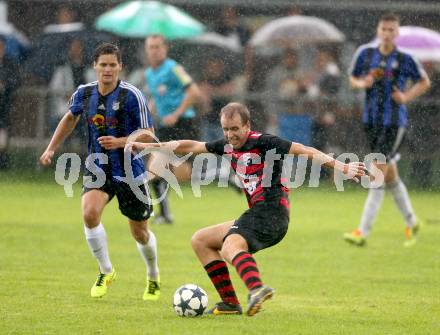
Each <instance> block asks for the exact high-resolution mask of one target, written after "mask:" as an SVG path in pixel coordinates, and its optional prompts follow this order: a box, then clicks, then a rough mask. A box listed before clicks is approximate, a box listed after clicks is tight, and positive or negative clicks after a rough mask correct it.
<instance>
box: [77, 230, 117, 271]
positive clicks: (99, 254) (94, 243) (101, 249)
mask: <svg viewBox="0 0 440 335" xmlns="http://www.w3.org/2000/svg"><path fill="white" fill-rule="evenodd" d="M84 232H85V235H86V240H87V244H88V245H89V249H90V251H91V252H92V254H93V256H95V258H96V259H97V260H98V263H99V270H100V271H101V273H105V274H109V273H111V272H112V269H113V267H112V263H111V262H110V257H109V254H108V247H107V235H106V233H105V229H104V226H103V225H102V223H100V224H99V225H98V226H96V227H95V228H92V229H90V228H87V227H86V226H84Z"/></svg>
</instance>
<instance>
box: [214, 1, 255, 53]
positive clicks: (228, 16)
mask: <svg viewBox="0 0 440 335" xmlns="http://www.w3.org/2000/svg"><path fill="white" fill-rule="evenodd" d="M215 31H216V32H218V33H219V34H221V35H224V36H227V37H231V38H236V39H238V41H239V42H240V44H241V45H242V46H245V45H246V44H247V42H248V40H249V39H250V37H251V32H250V30H249V29H248V28H247V27H246V26H245V25H244V24H243V23H242V22H241V21H240V17H239V15H238V13H237V10H236V8H234V7H226V8H225V9H224V10H223V12H222V15H221V22H220V23H219V24H218V25H217V27H216V28H215Z"/></svg>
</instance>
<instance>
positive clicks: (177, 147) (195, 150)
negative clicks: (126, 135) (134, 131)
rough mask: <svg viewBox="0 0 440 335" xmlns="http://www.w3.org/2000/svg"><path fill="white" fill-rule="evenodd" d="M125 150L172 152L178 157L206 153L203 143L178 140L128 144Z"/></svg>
mask: <svg viewBox="0 0 440 335" xmlns="http://www.w3.org/2000/svg"><path fill="white" fill-rule="evenodd" d="M125 148H126V150H127V149H128V150H131V151H133V150H135V151H142V150H144V149H153V150H157V151H170V150H171V151H174V153H176V154H179V155H185V154H189V153H192V154H201V153H207V152H208V150H206V145H205V142H198V141H192V140H179V141H170V142H163V143H141V142H129V143H128V144H127V146H126V147H125Z"/></svg>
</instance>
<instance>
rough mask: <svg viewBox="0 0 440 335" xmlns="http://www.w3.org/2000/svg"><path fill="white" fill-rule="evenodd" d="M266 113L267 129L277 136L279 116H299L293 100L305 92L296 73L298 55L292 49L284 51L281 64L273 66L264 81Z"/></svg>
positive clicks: (297, 72) (298, 74)
mask: <svg viewBox="0 0 440 335" xmlns="http://www.w3.org/2000/svg"><path fill="white" fill-rule="evenodd" d="M265 91H266V95H267V98H266V101H267V104H266V112H267V113H268V121H269V122H268V129H267V132H269V133H271V134H278V117H279V114H300V113H301V111H300V110H299V109H298V105H297V104H296V102H295V98H296V97H298V95H300V94H302V93H304V92H305V87H304V86H303V84H302V82H301V79H300V73H299V71H298V55H297V52H296V50H294V49H285V50H284V51H283V54H282V59H281V63H280V64H278V65H277V66H275V67H274V68H273V69H272V70H271V71H270V72H269V74H268V76H267V79H266V88H265Z"/></svg>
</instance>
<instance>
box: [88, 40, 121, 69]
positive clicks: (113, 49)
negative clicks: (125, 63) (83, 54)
mask: <svg viewBox="0 0 440 335" xmlns="http://www.w3.org/2000/svg"><path fill="white" fill-rule="evenodd" d="M102 55H115V56H116V59H117V60H118V63H119V64H121V63H122V55H121V50H119V48H118V47H117V46H116V45H114V44H111V43H103V44H101V45H99V46H98V47H97V48H96V49H95V52H94V54H93V61H94V62H95V63H96V62H98V59H99V56H102Z"/></svg>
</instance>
